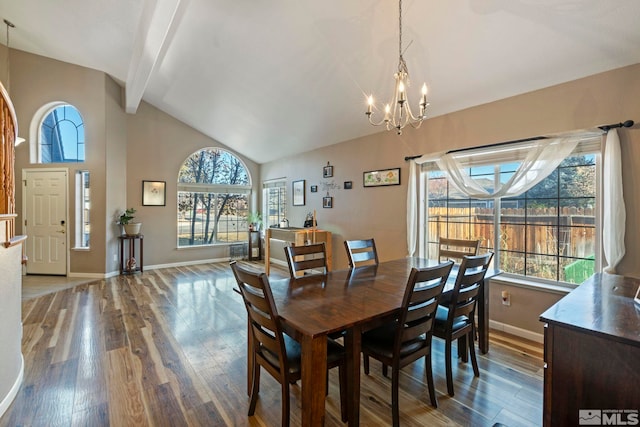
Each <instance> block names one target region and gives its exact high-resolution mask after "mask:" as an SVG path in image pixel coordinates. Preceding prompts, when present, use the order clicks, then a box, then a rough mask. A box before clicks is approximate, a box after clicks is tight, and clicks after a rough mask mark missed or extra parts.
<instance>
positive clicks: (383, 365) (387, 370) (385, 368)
mask: <svg viewBox="0 0 640 427" xmlns="http://www.w3.org/2000/svg"><path fill="white" fill-rule="evenodd" d="M382 375H384V377H385V378H386V377H387V376H389V369H388V366H387V365H385V364H384V363H383V364H382Z"/></svg>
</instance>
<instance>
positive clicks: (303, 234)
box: [264, 227, 333, 274]
mask: <svg viewBox="0 0 640 427" xmlns="http://www.w3.org/2000/svg"><path fill="white" fill-rule="evenodd" d="M272 240H279V241H282V242H285V244H287V245H290V244H294V245H296V246H301V245H305V244H307V243H308V242H309V243H322V242H324V243H325V247H326V250H327V270H329V271H331V268H332V265H333V250H332V246H331V232H330V231H324V230H314V229H312V228H294V227H290V228H267V230H266V233H265V237H264V247H265V251H264V268H265V272H266V273H267V274H269V270H270V267H271V256H272V254H271V243H272V242H271V241H272Z"/></svg>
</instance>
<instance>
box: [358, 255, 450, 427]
mask: <svg viewBox="0 0 640 427" xmlns="http://www.w3.org/2000/svg"><path fill="white" fill-rule="evenodd" d="M452 266H453V261H447V262H445V263H442V264H440V265H437V266H433V267H426V268H421V269H417V268H413V269H412V270H411V274H410V275H409V279H408V281H407V285H406V287H405V291H404V297H403V299H402V307H401V309H400V312H399V313H398V317H397V318H396V319H395V320H394V321H393V322H389V323H386V324H384V325H382V326H380V327H378V328H376V329H372V330H370V331H367V332H364V333H363V334H362V353H363V356H364V372H365V374H367V375H368V374H369V357H373V358H374V359H376V360H379V361H380V362H382V365H383V367H385V369H384V370H383V373H385V375H386V367H387V366H390V367H391V409H392V418H393V425H394V426H397V425H399V423H400V411H399V408H398V386H399V377H400V369H401V368H403V367H405V366H407V365H409V364H411V363H413V362H415V361H416V360H418V359H420V358H421V357H424V358H425V372H426V375H427V386H428V388H429V397H430V399H431V405H432V406H433V407H434V408H437V407H438V401H437V398H436V393H435V387H434V383H433V372H432V370H431V338H432V333H433V325H434V318H435V313H436V309H437V307H438V297H439V296H440V294H441V293H442V289H443V287H444V285H445V283H446V282H447V278H448V277H449V273H450V272H451V267H452Z"/></svg>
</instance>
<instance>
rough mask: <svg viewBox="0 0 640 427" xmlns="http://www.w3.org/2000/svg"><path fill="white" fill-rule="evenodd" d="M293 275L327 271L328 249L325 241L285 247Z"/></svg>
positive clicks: (298, 275)
mask: <svg viewBox="0 0 640 427" xmlns="http://www.w3.org/2000/svg"><path fill="white" fill-rule="evenodd" d="M284 252H285V256H286V258H287V265H288V266H289V273H290V274H291V277H293V278H298V277H301V276H304V275H305V274H314V273H315V274H326V273H327V251H326V246H325V244H324V242H322V243H316V244H313V245H304V246H294V245H291V246H286V247H285V248H284Z"/></svg>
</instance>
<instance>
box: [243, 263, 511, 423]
mask: <svg viewBox="0 0 640 427" xmlns="http://www.w3.org/2000/svg"><path fill="white" fill-rule="evenodd" d="M438 264H439V262H438V261H437V260H432V259H426V258H419V257H406V258H401V259H395V260H390V261H384V262H381V263H379V264H377V265H372V266H365V267H356V268H351V269H345V270H335V271H330V272H328V273H326V274H318V275H310V276H305V277H302V278H296V279H294V278H287V279H273V278H270V285H271V290H272V293H273V297H274V301H275V304H276V308H277V310H278V315H279V317H280V319H281V324H282V326H283V329H284V331H285V332H286V333H287V334H288V335H290V336H291V337H292V338H294V339H296V340H297V341H298V342H300V344H301V347H302V376H301V387H302V388H301V395H302V425H304V426H321V425H323V424H324V418H325V406H324V405H325V396H326V392H327V388H326V387H327V384H326V370H327V343H326V340H327V336H329V335H333V334H336V333H340V332H341V331H343V333H344V334H343V337H344V338H343V339H344V346H345V350H346V357H347V360H346V370H347V394H348V395H347V402H348V408H347V414H348V422H349V425H351V426H357V425H359V418H360V351H361V334H362V332H364V331H367V330H369V329H371V328H374V327H376V326H379V325H380V324H383V323H384V322H386V321H391V320H392V319H393V318H394V317H395V316H396V315H397V313H398V311H399V309H400V307H401V305H402V298H403V295H404V290H405V287H406V285H407V280H408V278H409V275H410V273H411V270H412V268H414V267H415V268H424V267H431V266H435V265H438ZM457 274H458V265H454V267H453V269H452V270H451V274H450V275H449V278H448V280H447V284H446V285H445V288H444V291H443V292H447V291H449V290H451V289H452V288H453V285H454V282H455V278H456V276H457ZM498 274H500V270H498V269H494V268H490V269H489V270H488V271H487V274H486V276H485V283H483V284H482V290H481V292H480V295H479V299H478V308H477V316H478V341H479V348H480V351H481V352H482V353H486V352H487V351H488V347H489V330H488V329H489V328H488V326H489V298H488V286H485V284H486V281H487V279H490V278H491V277H495V276H496V275H498ZM249 372H250V371H249Z"/></svg>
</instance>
